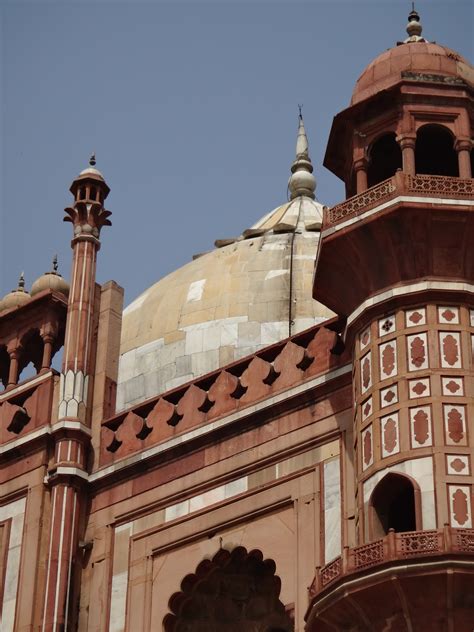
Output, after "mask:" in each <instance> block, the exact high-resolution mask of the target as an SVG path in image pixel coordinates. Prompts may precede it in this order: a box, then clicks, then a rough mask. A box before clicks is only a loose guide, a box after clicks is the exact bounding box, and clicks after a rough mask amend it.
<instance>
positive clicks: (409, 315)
mask: <svg viewBox="0 0 474 632" xmlns="http://www.w3.org/2000/svg"><path fill="white" fill-rule="evenodd" d="M405 324H406V326H407V327H417V326H418V325H426V308H425V307H418V308H417V309H409V310H407V311H406V312H405Z"/></svg>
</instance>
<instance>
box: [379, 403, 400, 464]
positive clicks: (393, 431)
mask: <svg viewBox="0 0 474 632" xmlns="http://www.w3.org/2000/svg"><path fill="white" fill-rule="evenodd" d="M380 436H381V447H382V457H387V456H391V455H392V454H396V453H397V452H400V438H399V424H398V413H392V414H391V415H386V416H385V417H382V418H381V419H380Z"/></svg>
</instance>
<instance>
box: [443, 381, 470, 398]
mask: <svg viewBox="0 0 474 632" xmlns="http://www.w3.org/2000/svg"><path fill="white" fill-rule="evenodd" d="M441 387H442V392H443V395H445V396H447V397H453V396H454V397H456V396H457V397H462V396H463V395H464V380H463V378H462V377H451V376H448V377H442V378H441Z"/></svg>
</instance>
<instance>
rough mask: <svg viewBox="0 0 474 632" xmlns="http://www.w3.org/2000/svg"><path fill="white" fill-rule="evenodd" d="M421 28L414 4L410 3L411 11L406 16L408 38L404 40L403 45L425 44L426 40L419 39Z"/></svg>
mask: <svg viewBox="0 0 474 632" xmlns="http://www.w3.org/2000/svg"><path fill="white" fill-rule="evenodd" d="M422 30H423V27H422V26H421V22H420V16H419V14H418V12H417V11H416V9H415V3H414V2H412V3H411V11H410V13H409V15H408V24H407V33H408V37H407V38H406V40H405V42H404V43H405V44H410V43H411V42H426V40H425V39H424V38H423V37H421V32H422Z"/></svg>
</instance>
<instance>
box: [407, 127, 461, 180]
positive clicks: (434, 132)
mask: <svg viewBox="0 0 474 632" xmlns="http://www.w3.org/2000/svg"><path fill="white" fill-rule="evenodd" d="M454 140H455V139H454V136H453V134H452V133H451V131H450V130H449V129H448V128H447V127H444V126H443V125H436V124H428V125H423V127H420V128H419V130H418V132H417V134H416V145H415V170H416V173H419V174H424V175H431V176H451V177H457V176H459V164H458V156H457V153H456V151H455V149H454Z"/></svg>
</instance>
